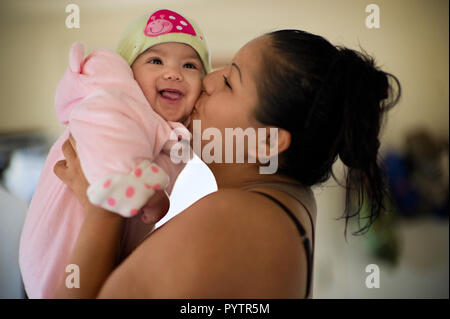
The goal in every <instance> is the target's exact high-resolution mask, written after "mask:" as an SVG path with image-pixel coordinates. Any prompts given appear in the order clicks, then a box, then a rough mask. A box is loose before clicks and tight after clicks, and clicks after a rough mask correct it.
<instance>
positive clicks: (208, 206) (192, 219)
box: [98, 190, 301, 298]
mask: <svg viewBox="0 0 450 319" xmlns="http://www.w3.org/2000/svg"><path fill="white" fill-rule="evenodd" d="M259 199H260V198H259V197H258V195H254V194H248V192H243V191H241V190H221V191H218V192H216V193H213V194H211V195H209V196H207V197H205V198H203V199H201V200H199V201H198V202H196V203H195V204H193V205H192V206H191V207H189V208H188V209H186V210H185V211H184V212H182V213H180V214H179V215H177V216H176V217H174V218H173V219H172V220H170V221H169V222H167V224H166V225H163V226H162V227H161V228H160V229H158V230H156V231H155V232H153V233H152V235H150V236H149V238H147V239H146V240H145V241H144V242H143V243H142V244H141V245H140V246H139V247H138V248H137V249H136V250H135V251H134V252H133V253H132V254H131V255H130V256H129V257H128V258H127V259H126V260H125V261H124V262H123V263H122V264H121V265H120V266H119V267H118V268H117V269H116V270H115V271H114V272H113V273H112V274H111V276H110V277H109V278H108V279H107V280H106V282H105V284H104V286H103V287H102V289H101V291H100V294H99V296H98V297H100V298H280V297H281V298H291V297H292V296H295V295H296V294H298V296H301V293H300V292H298V293H297V292H296V291H295V289H296V288H295V287H298V282H299V281H298V279H299V277H296V276H298V274H299V272H298V270H296V267H297V268H299V267H298V258H297V256H298V254H291V255H289V253H287V252H289V251H291V250H292V251H294V252H298V253H299V254H300V253H301V252H300V250H299V245H298V242H299V241H298V240H295V239H298V235H297V234H296V231H295V228H294V227H292V228H291V232H289V231H288V234H287V235H286V236H280V234H283V233H286V228H285V227H286V226H287V227H288V229H289V228H290V227H291V226H292V225H291V224H290V221H289V220H286V221H283V220H282V221H281V223H282V225H280V218H279V212H274V211H271V210H270V209H269V210H267V209H266V208H265V207H267V203H265V202H264V201H262V203H258V202H257V201H258V200H259ZM250 203H251V206H252V207H254V208H255V209H254V210H251V211H250V209H249V212H248V213H247V214H243V213H242V208H243V207H250V205H249V204H250ZM269 205H270V202H269ZM276 216H278V217H276ZM278 226H279V227H278ZM292 238H294V240H292ZM281 247H282V248H283V249H281ZM293 270H294V271H293ZM293 274H294V275H293ZM295 274H296V275H295Z"/></svg>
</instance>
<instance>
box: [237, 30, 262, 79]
mask: <svg viewBox="0 0 450 319" xmlns="http://www.w3.org/2000/svg"><path fill="white" fill-rule="evenodd" d="M265 41H266V40H265V39H263V38H262V37H259V38H256V39H254V40H252V41H250V42H248V43H247V44H246V45H244V46H243V47H242V48H241V49H240V50H239V51H238V52H237V53H236V55H235V56H234V58H233V60H232V63H231V68H233V67H234V68H235V69H236V70H235V71H236V73H238V74H239V76H240V77H241V80H242V83H243V84H244V85H245V84H250V83H251V82H255V81H256V80H257V79H258V76H257V75H258V74H259V70H260V68H261V67H260V66H261V62H262V53H263V51H262V50H263V49H264V47H265V45H264V44H265Z"/></svg>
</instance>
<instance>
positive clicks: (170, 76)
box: [164, 69, 183, 81]
mask: <svg viewBox="0 0 450 319" xmlns="http://www.w3.org/2000/svg"><path fill="white" fill-rule="evenodd" d="M164 79H165V80H173V81H181V80H182V79H183V77H182V76H181V73H180V72H178V71H177V70H175V69H170V70H167V72H166V73H165V74H164Z"/></svg>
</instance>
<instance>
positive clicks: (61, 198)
mask: <svg viewBox="0 0 450 319" xmlns="http://www.w3.org/2000/svg"><path fill="white" fill-rule="evenodd" d="M117 52H118V54H117V53H115V52H111V51H106V50H102V51H96V52H94V53H92V54H90V55H89V56H88V57H86V58H84V49H83V46H82V45H81V44H79V43H75V44H74V45H73V46H72V48H71V50H70V58H69V60H70V66H69V68H68V70H67V71H66V73H65V75H64V76H63V78H62V79H61V81H60V83H59V85H58V88H57V91H56V97H55V105H56V112H57V116H58V119H59V121H60V122H61V123H62V124H64V125H67V129H66V130H65V132H64V133H63V134H62V136H60V138H59V139H58V140H57V141H56V143H55V144H54V145H53V147H52V149H51V150H50V153H49V155H48V158H47V161H46V163H45V166H44V169H43V171H42V174H41V178H40V180H39V183H38V186H37V189H36V191H35V193H34V196H33V199H32V201H31V204H30V208H29V211H28V213H27V218H26V221H25V224H24V228H23V230H22V235H21V241H20V251H19V264H20V269H21V272H22V277H23V281H24V285H25V290H26V292H27V294H28V296H29V297H30V298H51V297H52V296H53V293H54V291H55V288H56V285H57V284H58V282H59V280H60V276H61V274H63V273H64V271H65V269H66V266H67V265H66V260H67V258H68V257H69V255H70V253H71V251H72V249H73V247H74V244H75V242H76V240H77V236H78V233H79V231H80V228H81V225H82V222H83V218H84V212H83V207H82V206H81V204H80V202H79V201H78V199H77V198H76V197H75V196H74V195H73V194H72V193H71V191H70V190H69V189H68V188H67V187H66V186H65V184H63V183H62V182H61V181H60V180H59V179H58V178H57V177H56V176H55V175H54V173H53V167H54V165H55V163H56V162H57V161H59V160H61V159H63V155H62V150H61V146H62V144H63V143H64V141H65V140H67V138H68V136H69V134H72V136H73V137H74V139H75V140H76V142H77V145H76V150H77V154H78V157H79V158H80V163H81V166H82V168H83V171H84V173H85V175H86V178H87V180H88V182H89V184H90V186H89V188H88V191H87V195H88V198H89V200H90V201H91V202H92V203H94V204H96V205H99V206H101V207H104V208H106V209H107V210H109V211H112V212H114V213H117V214H120V215H122V216H124V217H130V218H129V219H128V220H127V223H126V225H125V228H124V232H123V234H122V241H121V256H120V259H123V258H124V257H126V255H128V254H129V253H130V252H131V251H132V249H134V248H135V247H136V246H137V245H138V244H139V243H140V242H141V241H142V240H143V239H144V237H145V236H146V235H148V233H149V232H150V231H151V227H152V222H153V220H152V219H153V218H155V217H158V216H161V215H162V214H164V213H165V212H166V211H167V209H168V200H167V197H166V196H165V194H166V193H165V192H167V193H169V194H170V192H171V191H172V188H173V185H174V182H175V180H176V178H177V176H178V174H179V173H180V172H181V170H182V169H183V168H184V165H185V160H183V159H181V158H175V160H174V156H175V155H174V152H171V150H172V149H173V146H174V145H175V144H176V143H179V142H180V140H179V139H180V138H181V139H182V140H181V142H183V141H184V142H186V141H188V140H189V138H190V134H189V132H188V131H187V129H186V127H185V126H184V125H187V123H188V121H189V115H190V113H191V111H192V108H193V106H194V104H195V102H196V100H197V99H198V97H199V95H200V93H201V87H202V84H201V81H202V78H203V76H204V75H205V74H206V73H208V72H209V71H210V57H209V52H208V49H207V46H206V42H205V38H204V36H203V34H202V33H201V31H200V30H199V28H198V27H197V25H196V24H195V23H194V21H192V20H191V19H187V18H185V17H183V16H181V15H180V14H178V13H176V12H173V11H170V10H158V11H156V12H154V13H153V14H151V15H150V16H149V15H146V16H144V17H141V18H139V19H138V20H136V21H135V22H133V23H132V24H131V25H130V26H129V27H128V28H127V30H126V31H125V34H124V36H123V37H122V39H121V40H120V42H119V46H118V48H117ZM183 124H184V125H183ZM175 157H176V156H175ZM144 206H145V211H146V212H145V213H140V212H142V211H143V207H144ZM120 259H119V260H120Z"/></svg>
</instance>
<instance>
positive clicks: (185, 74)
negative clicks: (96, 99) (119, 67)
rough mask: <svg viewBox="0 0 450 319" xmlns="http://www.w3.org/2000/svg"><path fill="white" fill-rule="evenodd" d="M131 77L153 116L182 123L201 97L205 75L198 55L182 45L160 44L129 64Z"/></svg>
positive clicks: (187, 46) (172, 43)
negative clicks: (152, 110) (142, 93)
mask: <svg viewBox="0 0 450 319" xmlns="http://www.w3.org/2000/svg"><path fill="white" fill-rule="evenodd" d="M131 69H132V70H133V74H134V78H135V79H136V81H137V83H138V84H139V86H140V87H141V89H142V91H143V92H144V95H145V97H146V98H147V101H148V102H149V103H150V105H151V107H152V108H153V109H154V110H155V112H156V113H158V114H159V115H161V116H162V117H163V118H164V119H166V120H168V121H174V122H175V121H177V122H184V121H185V120H186V119H187V117H188V116H189V115H190V114H191V111H192V108H193V107H194V104H195V102H196V101H197V99H198V98H199V96H200V93H201V89H202V78H203V76H204V75H205V71H204V69H203V65H202V62H201V60H200V58H199V56H198V54H197V52H196V51H195V50H194V49H193V48H192V47H190V46H189V45H186V44H183V43H175V42H169V43H161V44H157V45H154V46H152V47H150V48H149V49H147V51H145V52H143V53H142V54H141V55H140V56H139V57H138V58H137V59H136V60H135V61H134V63H133V64H132V66H131Z"/></svg>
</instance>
